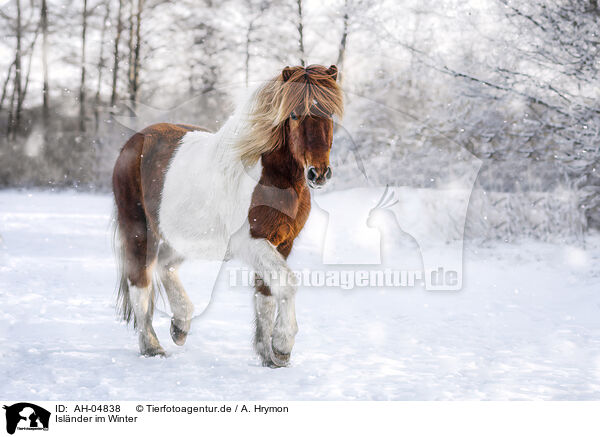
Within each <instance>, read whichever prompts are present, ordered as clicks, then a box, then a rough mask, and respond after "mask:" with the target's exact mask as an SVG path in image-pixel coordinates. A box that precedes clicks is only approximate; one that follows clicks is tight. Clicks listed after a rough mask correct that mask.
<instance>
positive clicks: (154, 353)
mask: <svg viewBox="0 0 600 437" xmlns="http://www.w3.org/2000/svg"><path fill="white" fill-rule="evenodd" d="M142 355H143V356H145V357H162V358H166V357H167V353H166V352H165V350H164V349H163V348H162V347H160V346H159V347H153V348H149V349H146V350H145V351H142Z"/></svg>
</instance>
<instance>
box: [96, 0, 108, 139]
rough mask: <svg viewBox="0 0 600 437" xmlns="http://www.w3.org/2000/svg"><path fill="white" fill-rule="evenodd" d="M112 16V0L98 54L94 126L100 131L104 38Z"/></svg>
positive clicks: (105, 17)
mask: <svg viewBox="0 0 600 437" xmlns="http://www.w3.org/2000/svg"><path fill="white" fill-rule="evenodd" d="M109 17H110V0H107V1H106V4H105V13H104V18H103V19H102V30H101V32H100V55H99V56H98V65H97V71H98V82H97V84H96V95H95V96H94V121H95V123H94V126H95V129H96V132H98V123H99V119H100V112H99V111H100V91H101V88H102V73H103V71H104V38H105V36H106V25H107V23H108V19H109Z"/></svg>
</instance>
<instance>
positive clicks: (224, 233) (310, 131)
mask: <svg viewBox="0 0 600 437" xmlns="http://www.w3.org/2000/svg"><path fill="white" fill-rule="evenodd" d="M337 75H338V70H337V67H336V66H335V65H331V66H330V67H329V68H326V67H324V66H321V65H310V66H308V67H301V66H296V67H285V68H284V69H283V70H282V71H281V72H280V73H279V74H277V75H276V76H275V77H273V78H272V79H271V80H268V81H266V82H265V83H264V84H262V85H261V86H259V87H257V88H256V90H255V91H254V92H252V93H250V94H249V97H248V98H246V100H245V102H244V103H243V104H242V105H240V106H239V107H238V108H237V109H236V110H235V111H234V114H233V115H232V116H231V117H230V118H229V119H228V120H227V122H225V123H224V125H223V126H222V127H221V128H220V129H219V130H218V131H217V132H215V133H211V132H209V131H207V130H206V129H203V128H201V127H197V126H193V125H187V124H170V123H159V124H155V125H152V126H149V127H146V128H145V129H143V130H141V131H140V132H138V133H136V134H134V135H133V136H132V137H131V138H130V139H129V140H128V141H127V142H126V143H125V145H124V146H123V147H122V149H121V151H120V154H119V156H118V158H117V161H116V163H115V166H114V171H113V177H112V185H113V192H114V200H115V204H116V219H115V224H116V226H115V242H116V243H117V245H116V247H119V248H120V250H118V251H117V261H118V265H119V266H120V267H119V286H118V293H117V308H118V311H119V313H120V315H121V317H122V318H123V320H125V321H126V322H127V323H129V322H130V321H131V319H132V318H133V323H134V328H135V329H136V330H137V331H138V336H139V348H140V353H141V354H142V355H145V356H157V355H158V356H166V354H165V350H164V349H163V347H162V346H161V345H160V343H159V341H158V338H157V336H156V333H155V331H154V329H153V327H152V316H153V312H154V300H155V294H156V293H157V290H159V289H163V290H164V291H165V292H166V295H167V299H168V301H169V305H170V307H171V310H172V313H173V316H172V318H171V326H170V334H171V337H172V339H173V341H174V342H175V344H177V345H179V346H181V345H183V344H184V343H185V341H186V338H187V335H188V332H189V330H190V326H191V320H192V314H193V311H194V307H193V304H192V302H191V301H190V299H189V297H188V295H187V293H186V291H185V289H184V288H183V285H182V283H181V281H180V280H179V277H178V275H177V269H178V267H179V266H180V265H181V263H182V262H183V261H184V260H185V259H192V258H195V259H205V260H218V261H220V260H228V259H231V258H236V259H239V260H241V261H242V262H244V263H246V264H247V265H248V266H249V267H250V268H251V269H253V270H254V272H255V274H256V277H257V279H259V280H258V281H256V284H255V292H254V301H253V303H254V310H255V332H254V342H253V344H254V349H255V351H256V353H257V355H258V357H259V358H260V359H261V361H262V364H263V365H265V366H269V367H281V366H287V365H288V364H289V360H290V356H291V352H292V348H293V345H294V339H295V336H296V334H297V332H298V326H297V322H296V314H295V303H294V299H295V294H296V288H297V287H296V285H295V283H293V282H294V281H291V280H288V281H286V280H282V278H291V276H292V272H291V270H290V268H289V267H288V265H287V262H286V260H287V258H288V256H289V254H290V252H291V250H292V246H293V244H294V239H295V238H296V237H297V236H298V234H299V232H300V231H301V230H302V228H303V226H304V224H305V222H306V220H307V218H308V215H309V213H310V207H311V201H310V195H311V194H310V189H319V188H321V187H323V186H324V185H325V184H326V182H327V181H328V180H329V179H330V178H331V176H332V170H331V168H330V166H329V154H330V151H331V147H332V144H333V130H334V123H333V117H334V116H335V117H341V116H342V113H343V95H342V91H341V88H340V86H339V85H338V83H337Z"/></svg>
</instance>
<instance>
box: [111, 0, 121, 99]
mask: <svg viewBox="0 0 600 437" xmlns="http://www.w3.org/2000/svg"><path fill="white" fill-rule="evenodd" d="M122 11H123V0H119V11H118V12H117V35H116V37H115V49H114V54H113V71H112V94H111V96H110V106H111V107H114V106H115V103H116V102H117V78H118V71H119V42H120V41H121V33H122V32H123V21H122Z"/></svg>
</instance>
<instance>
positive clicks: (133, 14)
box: [129, 0, 144, 109]
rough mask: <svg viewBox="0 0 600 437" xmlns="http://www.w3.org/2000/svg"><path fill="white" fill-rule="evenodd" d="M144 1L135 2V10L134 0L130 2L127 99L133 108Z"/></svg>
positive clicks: (138, 76)
mask: <svg viewBox="0 0 600 437" xmlns="http://www.w3.org/2000/svg"><path fill="white" fill-rule="evenodd" d="M143 7H144V0H137V8H136V9H134V0H131V2H130V14H129V99H130V100H131V102H132V105H133V108H134V109H135V107H136V102H137V99H138V94H139V89H140V69H141V66H142V65H141V58H140V47H141V45H142V41H141V27H142V10H143Z"/></svg>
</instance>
